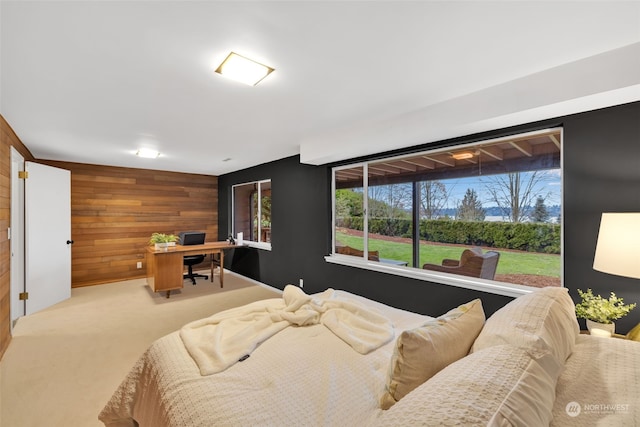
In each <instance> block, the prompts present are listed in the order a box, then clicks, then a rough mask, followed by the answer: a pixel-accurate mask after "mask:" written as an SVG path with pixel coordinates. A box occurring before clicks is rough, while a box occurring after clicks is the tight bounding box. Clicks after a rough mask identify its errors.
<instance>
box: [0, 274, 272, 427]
mask: <svg viewBox="0 0 640 427" xmlns="http://www.w3.org/2000/svg"><path fill="white" fill-rule="evenodd" d="M279 297H280V293H279V291H277V290H275V289H272V288H269V287H266V286H259V285H257V284H255V283H254V282H251V281H249V280H247V279H245V278H243V277H242V276H239V275H235V274H233V273H228V274H227V272H226V271H225V286H224V289H220V285H219V282H218V277H217V276H216V279H215V282H214V283H213V284H212V283H211V282H210V281H205V280H203V279H199V280H198V285H196V286H192V285H190V284H188V282H185V287H184V289H183V290H181V291H175V293H172V294H171V298H170V299H166V298H165V294H154V293H153V292H151V290H150V289H149V288H148V287H147V286H146V284H145V280H142V279H141V280H130V281H126V282H118V283H112V284H106V285H99V286H91V287H85V288H77V289H73V290H72V291H71V298H70V299H69V300H67V301H64V302H62V303H59V304H56V305H55V306H53V307H50V308H48V309H46V310H43V311H41V312H38V313H35V314H32V315H30V316H26V317H22V318H20V319H19V320H18V322H17V323H16V326H15V328H14V330H13V339H12V341H11V344H10V345H9V348H8V349H7V351H6V353H5V355H4V357H3V358H2V361H0V382H1V387H0V402H1V403H0V426H2V427H44V426H46V427H51V426H61V427H62V426H64V427H69V426H74V427H75V426H79V427H84V426H88V427H89V426H100V425H102V423H100V422H99V421H98V418H97V417H98V413H99V412H100V410H101V409H102V407H103V406H104V405H105V403H106V402H107V400H109V398H110V396H111V394H112V393H113V392H114V390H115V389H116V387H117V386H118V385H119V384H120V382H121V381H122V380H123V379H124V377H125V375H126V374H127V372H128V371H129V369H130V368H131V367H132V366H133V364H134V363H135V361H136V360H137V359H138V357H139V356H140V355H141V354H142V353H143V352H144V351H145V349H146V348H147V347H148V346H149V345H150V344H151V343H152V342H153V341H154V340H156V339H157V338H160V337H162V336H163V335H166V334H168V333H169V332H172V331H175V330H177V329H179V328H180V327H181V326H182V325H184V324H185V323H188V322H190V321H192V320H195V319H200V318H203V317H207V316H210V315H211V314H213V313H216V312H219V311H222V310H226V309H228V308H231V307H237V306H240V305H243V304H247V303H249V302H253V301H257V300H261V299H265V298H279Z"/></svg>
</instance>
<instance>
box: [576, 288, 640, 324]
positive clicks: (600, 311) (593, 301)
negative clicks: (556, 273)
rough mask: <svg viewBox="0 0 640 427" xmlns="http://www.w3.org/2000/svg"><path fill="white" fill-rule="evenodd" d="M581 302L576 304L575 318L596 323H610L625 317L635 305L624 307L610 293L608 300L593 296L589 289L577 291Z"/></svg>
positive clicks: (619, 300) (614, 295) (619, 299)
mask: <svg viewBox="0 0 640 427" xmlns="http://www.w3.org/2000/svg"><path fill="white" fill-rule="evenodd" d="M578 294H580V298H582V302H581V303H579V304H576V316H577V317H578V318H580V319H588V320H591V321H593V322H598V323H612V322H613V321H614V320H616V319H620V318H621V317H624V316H626V315H627V314H628V313H629V312H630V311H631V310H633V309H634V308H635V306H636V304H635V303H634V304H627V305H625V304H624V302H623V300H622V298H618V297H617V296H616V294H615V293H613V292H611V296H610V297H609V299H605V298H602V297H601V296H600V295H593V292H592V291H591V289H587V292H582V291H581V290H580V289H578Z"/></svg>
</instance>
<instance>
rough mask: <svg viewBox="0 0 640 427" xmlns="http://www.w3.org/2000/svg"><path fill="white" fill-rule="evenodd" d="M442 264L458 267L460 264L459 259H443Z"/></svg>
mask: <svg viewBox="0 0 640 427" xmlns="http://www.w3.org/2000/svg"><path fill="white" fill-rule="evenodd" d="M442 265H444V266H447V267H459V266H460V261H458V260H457V259H447V258H445V259H443V260H442Z"/></svg>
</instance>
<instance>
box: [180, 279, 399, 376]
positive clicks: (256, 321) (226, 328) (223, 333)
mask: <svg viewBox="0 0 640 427" xmlns="http://www.w3.org/2000/svg"><path fill="white" fill-rule="evenodd" d="M317 324H321V325H324V326H326V327H327V328H328V329H329V330H330V331H331V332H333V333H334V334H335V335H336V336H337V337H339V338H340V339H342V340H343V341H344V342H346V343H347V344H349V345H350V346H351V348H353V349H354V350H355V351H357V352H358V353H361V354H367V353H369V352H370V351H372V350H375V349H377V348H378V347H380V346H381V345H383V344H386V343H388V342H389V341H390V340H391V338H393V336H394V335H393V325H392V324H391V322H390V321H389V319H387V318H386V317H384V316H383V315H381V314H380V313H379V312H378V311H377V310H375V309H372V308H368V307H366V306H365V305H363V304H361V303H358V302H355V301H347V300H345V299H341V298H338V297H337V295H336V292H335V291H334V290H333V289H327V290H326V291H325V292H322V293H321V294H317V295H314V296H311V295H307V294H305V293H304V292H303V291H302V289H300V288H297V287H295V286H292V285H287V286H286V287H285V288H284V292H283V294H282V298H273V299H267V300H263V301H256V302H254V303H252V304H248V305H245V306H242V307H237V308H234V309H231V310H226V311H223V312H221V313H217V314H214V315H213V316H211V317H207V318H205V319H200V320H196V321H195V322H191V323H189V324H187V325H185V326H184V327H183V328H182V329H181V330H180V337H181V338H182V341H183V342H184V346H185V347H186V348H187V351H188V352H189V354H190V355H191V357H193V359H194V360H195V362H196V364H197V365H198V367H199V369H200V373H201V374H202V375H211V374H215V373H217V372H221V371H224V370H225V369H227V368H228V367H229V366H232V365H234V364H235V363H236V362H237V361H238V360H240V358H246V357H248V356H249V355H250V354H251V352H252V351H253V350H254V349H255V348H256V347H257V346H258V345H259V344H260V343H262V342H264V341H265V340H267V339H269V338H270V337H272V336H273V335H275V334H277V333H278V332H280V331H282V330H283V329H285V328H287V327H289V326H310V325H317Z"/></svg>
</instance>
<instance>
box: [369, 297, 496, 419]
mask: <svg viewBox="0 0 640 427" xmlns="http://www.w3.org/2000/svg"><path fill="white" fill-rule="evenodd" d="M484 319H485V317H484V311H483V310H482V302H481V301H480V300H479V299H476V300H473V301H471V302H469V303H467V304H464V305H461V306H460V307H457V308H455V309H453V310H451V311H449V312H448V313H446V314H444V315H442V316H440V317H438V318H437V319H434V320H431V321H429V322H427V323H425V324H424V325H422V326H421V327H419V328H415V329H412V330H408V331H404V332H402V334H401V335H400V336H399V337H398V339H397V340H396V346H395V348H394V352H393V357H392V358H391V366H390V369H389V376H388V380H387V385H386V390H385V393H384V395H383V396H382V400H381V402H380V406H381V407H382V409H388V408H390V407H391V406H392V405H393V404H394V403H396V402H397V401H398V400H400V399H401V398H402V397H403V396H405V395H406V394H407V393H409V392H410V391H411V390H413V389H414V388H416V387H418V386H419V385H420V384H422V383H423V382H425V381H426V380H428V379H429V378H431V377H432V376H433V375H435V374H436V373H437V372H438V371H440V370H441V369H442V368H444V367H445V366H447V365H449V364H450V363H452V362H455V361H456V360H458V359H460V358H462V357H464V356H466V355H467V354H468V353H469V349H470V348H471V345H472V344H473V341H474V340H475V339H476V337H477V336H478V333H479V332H480V329H482V325H483V324H484Z"/></svg>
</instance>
